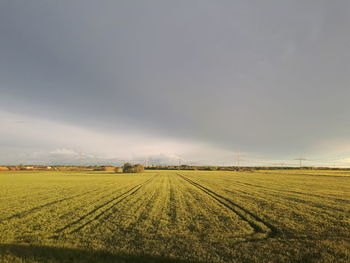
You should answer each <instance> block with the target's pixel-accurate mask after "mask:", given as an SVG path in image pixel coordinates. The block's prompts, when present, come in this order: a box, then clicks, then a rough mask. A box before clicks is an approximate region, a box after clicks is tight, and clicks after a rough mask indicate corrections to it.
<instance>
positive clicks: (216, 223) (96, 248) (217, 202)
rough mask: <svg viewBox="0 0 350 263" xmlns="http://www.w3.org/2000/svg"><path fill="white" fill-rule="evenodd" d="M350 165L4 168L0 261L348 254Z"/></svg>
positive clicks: (295, 258)
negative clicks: (127, 170)
mask: <svg viewBox="0 0 350 263" xmlns="http://www.w3.org/2000/svg"><path fill="white" fill-rule="evenodd" d="M349 193H350V172H344V171H309V170H308V171H307V170H300V171H299V170H288V171H287V170H283V171H257V172H204V171H152V172H146V173H142V174H128V175H125V174H113V173H108V172H0V262H1V263H3V262H4V263H19V262H22V263H23V262H31V263H32V262H52V263H56V262H350V231H349V229H350V220H349V215H350V195H349Z"/></svg>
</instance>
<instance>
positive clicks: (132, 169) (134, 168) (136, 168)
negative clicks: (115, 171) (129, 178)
mask: <svg viewBox="0 0 350 263" xmlns="http://www.w3.org/2000/svg"><path fill="white" fill-rule="evenodd" d="M144 170H145V168H144V166H143V165H141V164H136V165H132V164H131V163H125V164H124V165H123V173H142V172H143V171H144Z"/></svg>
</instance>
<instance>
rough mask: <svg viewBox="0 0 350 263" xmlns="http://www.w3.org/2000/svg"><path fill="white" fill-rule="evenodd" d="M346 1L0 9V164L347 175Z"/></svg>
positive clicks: (58, 4)
mask: <svg viewBox="0 0 350 263" xmlns="http://www.w3.org/2000/svg"><path fill="white" fill-rule="evenodd" d="M349 11H350V2H349V1H346V0H344V1H340V0H335V1H326V0H325V1H321V0H317V1H316V0H311V1H294V0H293V1H292V0H287V1H279V0H275V1H272V0H271V1H259V0H256V1H253V0H252V1H245V0H242V1H239V0H237V1H229V0H219V1H211V0H198V1H196V0H190V1H189V0H179V1H170V0H150V1H141V0H134V1H127V0H125V1H121V0H118V1H114V0H113V1H112V0H110V1H107V0H100V1H89V0H75V1H70V0H61V1H41V0H40V1H39V0H32V1H23V0H14V1H13V0H4V1H1V2H0V163H3V164H18V163H28V164H29V163H31V164H79V163H83V164H107V163H108V164H117V163H121V162H124V160H130V161H133V162H146V161H145V160H148V161H147V162H150V163H154V164H172V163H176V164H177V163H179V162H180V163H182V164H185V163H186V164H213V165H233V164H237V163H238V157H237V156H238V155H237V152H239V153H240V157H239V162H240V164H241V165H265V164H266V165H268V164H271V165H274V164H281V163H285V164H289V165H297V164H298V161H297V160H295V158H298V157H303V158H305V159H307V160H306V161H305V162H306V164H308V165H335V163H337V165H343V166H345V165H347V164H348V163H349V166H350V148H349V147H350V103H349V102H348V101H349V98H350V87H349V84H350V72H349V68H350V52H349V50H348V49H349V46H350V32H349V31H350V16H349V15H348V14H349Z"/></svg>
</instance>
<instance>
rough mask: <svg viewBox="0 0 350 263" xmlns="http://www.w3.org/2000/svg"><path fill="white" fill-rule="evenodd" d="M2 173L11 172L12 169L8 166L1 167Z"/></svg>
mask: <svg viewBox="0 0 350 263" xmlns="http://www.w3.org/2000/svg"><path fill="white" fill-rule="evenodd" d="M0 171H10V169H9V168H8V167H6V166H0Z"/></svg>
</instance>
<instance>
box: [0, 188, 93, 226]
mask: <svg viewBox="0 0 350 263" xmlns="http://www.w3.org/2000/svg"><path fill="white" fill-rule="evenodd" d="M98 190H99V189H94V190H91V191H86V192H83V193H80V194H76V195H73V196H68V197H65V198H62V199H58V200H54V201H51V202H48V203H45V204H42V205H39V206H35V207H33V208H31V209H28V210H25V211H22V212H19V213H16V214H14V215H11V216H8V217H5V218H3V219H0V223H3V222H4V221H9V220H12V219H19V218H23V217H25V216H28V215H30V214H33V213H35V212H37V211H39V210H40V209H43V208H45V207H49V206H52V205H55V204H59V203H62V202H64V201H67V200H71V199H74V198H77V197H80V196H84V195H87V194H91V193H93V192H96V191H98Z"/></svg>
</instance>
